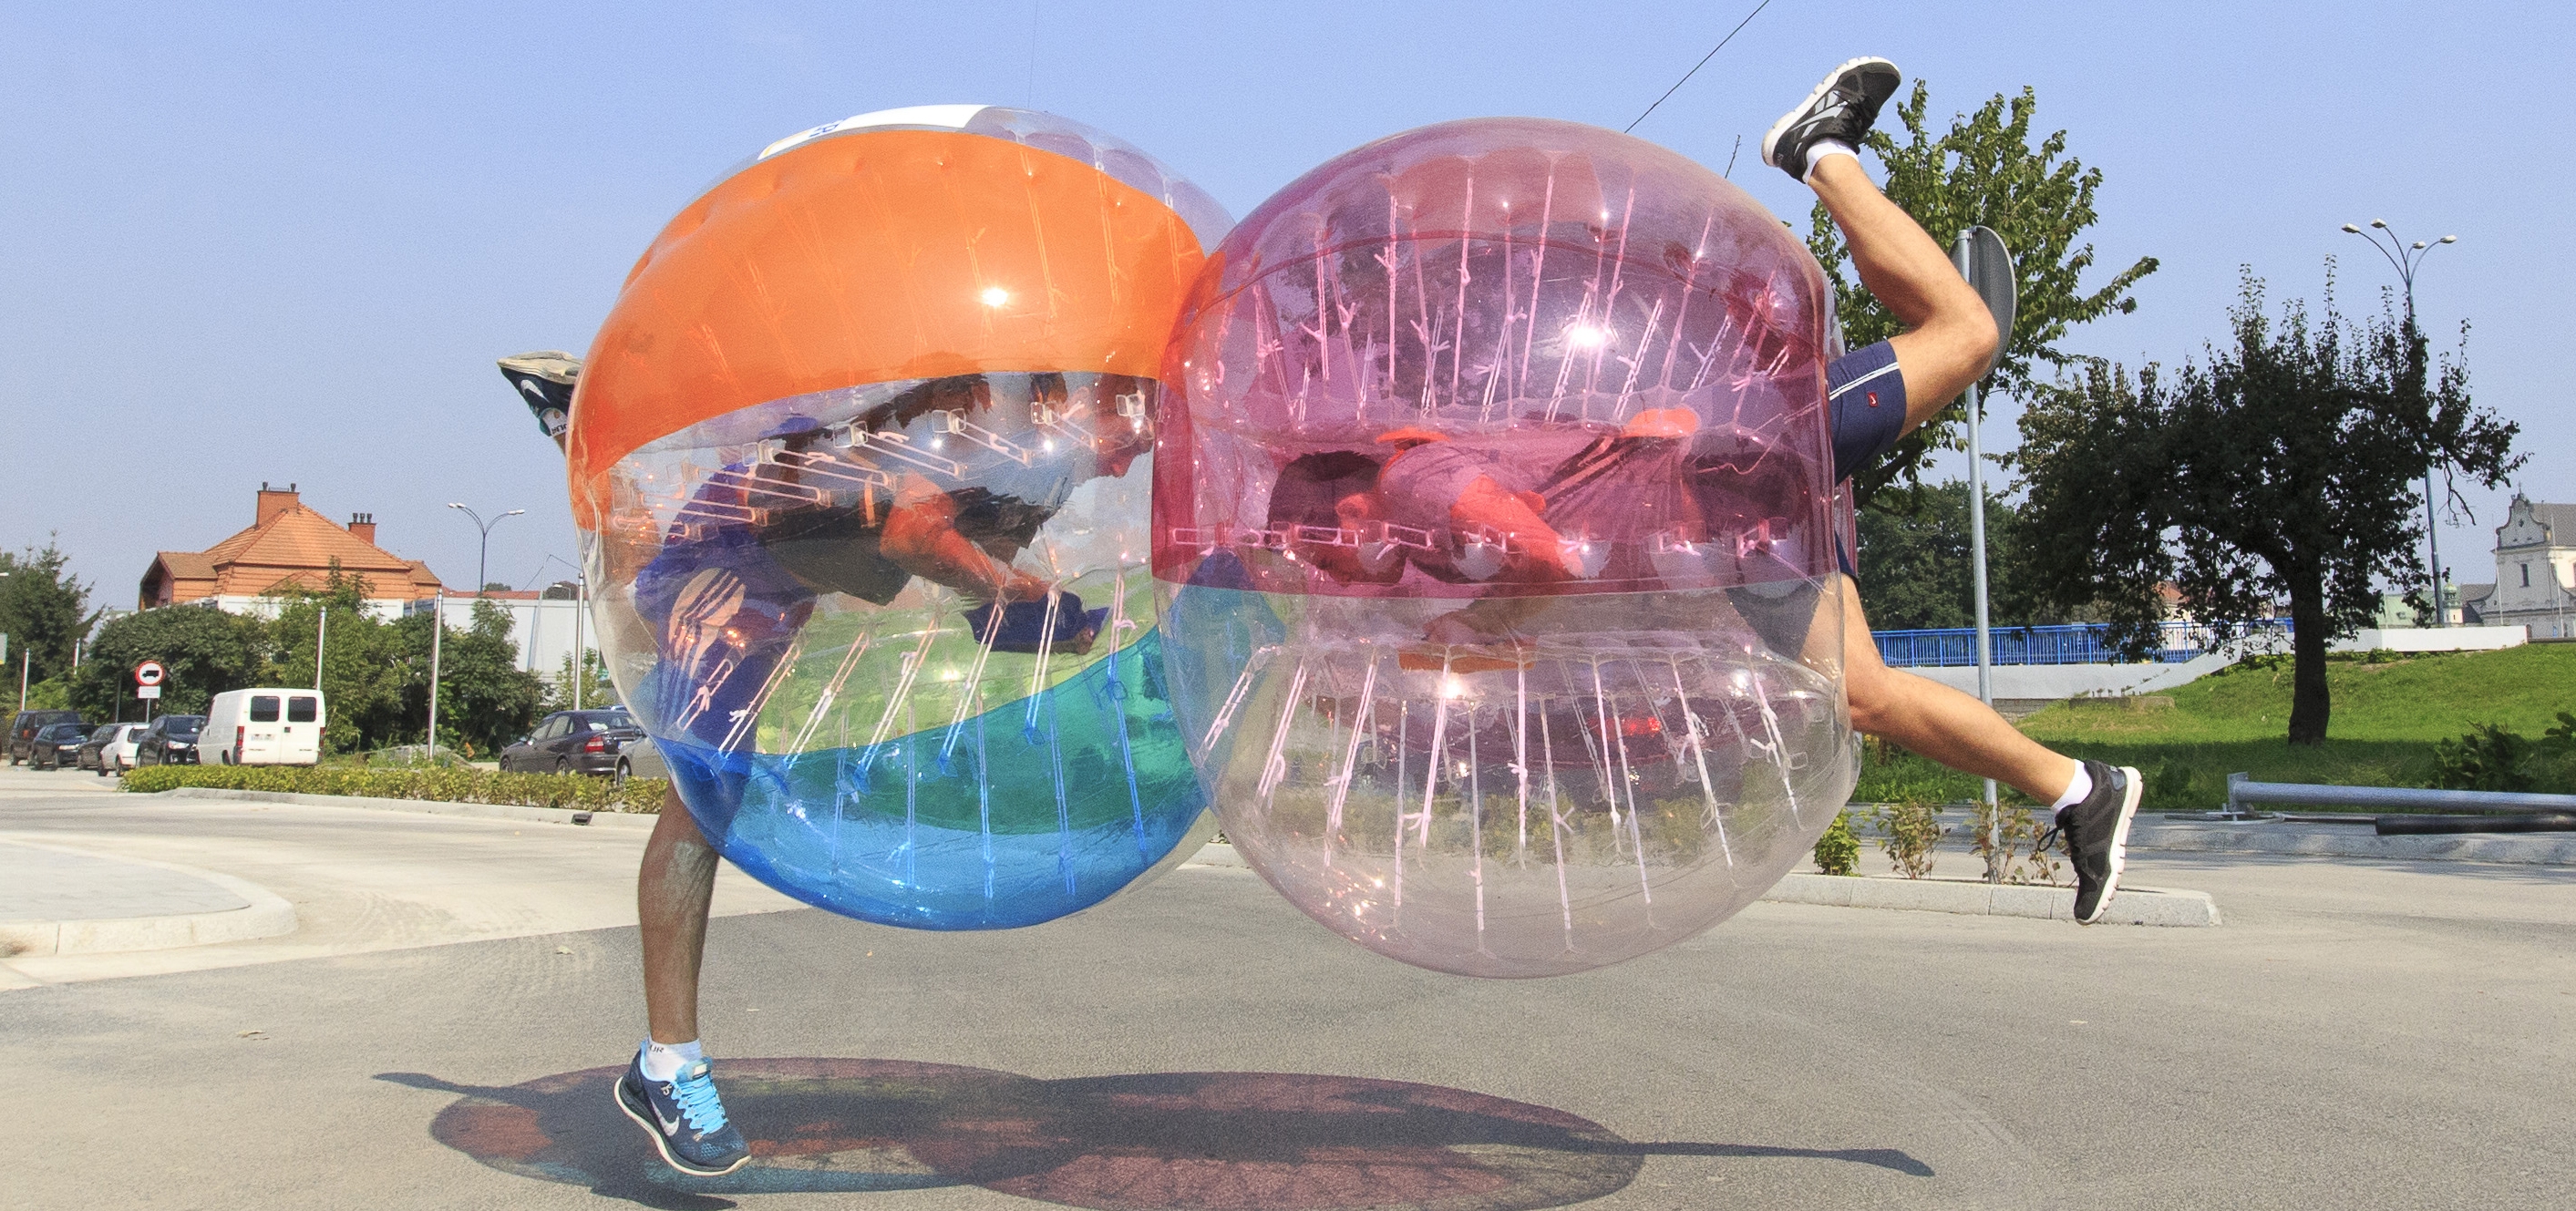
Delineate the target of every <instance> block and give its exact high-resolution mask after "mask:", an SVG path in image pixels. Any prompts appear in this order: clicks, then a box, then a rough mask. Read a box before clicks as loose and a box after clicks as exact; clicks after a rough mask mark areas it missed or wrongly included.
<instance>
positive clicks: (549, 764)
mask: <svg viewBox="0 0 2576 1211" xmlns="http://www.w3.org/2000/svg"><path fill="white" fill-rule="evenodd" d="M643 738H644V729H643V728H641V727H639V726H637V725H636V723H635V716H633V715H630V714H627V713H626V712H624V711H556V712H555V713H554V714H551V715H548V716H546V717H545V718H544V719H542V720H539V721H538V723H537V730H536V731H534V732H532V733H530V734H529V736H528V738H527V739H525V740H522V741H520V742H518V743H517V744H513V745H511V746H509V747H508V748H505V749H502V750H501V768H502V769H504V770H516V771H518V772H520V773H528V774H600V775H603V776H605V775H609V774H614V773H616V772H617V758H618V755H619V754H621V753H623V752H625V751H626V746H627V745H628V744H630V743H632V742H634V741H637V740H641V739H643Z"/></svg>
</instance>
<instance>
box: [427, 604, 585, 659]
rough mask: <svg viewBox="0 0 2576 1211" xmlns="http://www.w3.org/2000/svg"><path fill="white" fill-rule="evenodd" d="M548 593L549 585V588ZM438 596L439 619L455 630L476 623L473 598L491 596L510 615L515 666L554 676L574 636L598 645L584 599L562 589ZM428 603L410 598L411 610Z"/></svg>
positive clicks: (568, 650) (571, 648)
mask: <svg viewBox="0 0 2576 1211" xmlns="http://www.w3.org/2000/svg"><path fill="white" fill-rule="evenodd" d="M548 592H549V593H550V594H551V593H552V592H553V590H549V591H548ZM438 600H439V610H440V614H439V619H440V621H442V622H444V623H446V624H447V625H448V626H449V627H452V628H454V629H456V630H460V631H462V630H465V629H467V628H469V627H471V626H473V625H474V603H475V602H476V601H477V600H483V601H489V602H491V603H492V604H493V605H495V606H498V607H499V608H501V609H502V610H503V611H505V612H507V613H508V614H509V615H510V642H512V643H515V644H517V645H519V667H520V668H522V669H526V670H527V671H529V672H531V673H535V674H536V675H537V676H540V677H543V678H545V679H546V680H547V681H548V682H553V681H555V680H557V679H559V678H560V677H561V676H562V675H563V671H564V669H565V668H566V667H567V666H566V664H565V662H566V661H568V660H570V659H571V658H572V653H573V642H574V640H575V639H576V638H578V639H579V640H580V642H581V646H583V647H585V648H589V649H590V650H592V651H597V650H599V637H598V636H597V635H594V634H592V633H591V629H590V619H589V618H588V617H587V616H585V615H584V614H583V613H582V611H581V606H582V604H583V603H581V602H579V601H576V600H574V598H573V597H572V595H571V593H570V592H569V591H566V592H565V593H564V594H563V595H562V596H551V595H549V596H540V595H538V594H537V593H534V592H512V593H504V592H498V591H496V592H491V593H486V594H483V595H482V596H481V597H480V598H477V596H476V595H475V594H472V593H455V594H449V595H448V596H446V597H443V598H440V599H438ZM429 607H430V603H429V602H427V601H422V602H415V603H413V612H416V613H427V612H428V611H429Z"/></svg>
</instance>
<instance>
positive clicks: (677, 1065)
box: [644, 1038, 707, 1081]
mask: <svg viewBox="0 0 2576 1211" xmlns="http://www.w3.org/2000/svg"><path fill="white" fill-rule="evenodd" d="M705 1058H707V1053H706V1050H705V1049H704V1048H702V1047H700V1046H698V1041H697V1040H696V1039H691V1040H689V1041H688V1042H685V1043H656V1042H654V1041H653V1040H651V1039H649V1038H648V1039H645V1040H644V1079H646V1080H648V1081H667V1080H670V1079H671V1078H672V1077H675V1076H678V1075H680V1069H681V1068H683V1067H686V1066H687V1065H690V1064H694V1063H697V1062H698V1061H699V1060H703V1059H705Z"/></svg>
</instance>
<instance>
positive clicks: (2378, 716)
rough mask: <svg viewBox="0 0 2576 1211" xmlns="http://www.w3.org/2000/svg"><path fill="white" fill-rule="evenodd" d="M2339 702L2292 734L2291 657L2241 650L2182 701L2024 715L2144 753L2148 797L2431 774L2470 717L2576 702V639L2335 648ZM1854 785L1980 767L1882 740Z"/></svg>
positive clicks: (2169, 798)
mask: <svg viewBox="0 0 2576 1211" xmlns="http://www.w3.org/2000/svg"><path fill="white" fill-rule="evenodd" d="M2326 681H2327V684H2328V686H2329V687H2330V689H2331V692H2332V695H2333V703H2334V710H2333V714H2332V716H2331V718H2330V722H2329V726H2328V727H2327V731H2326V734H2327V740H2326V742H2325V743H2324V744H2323V745H2318V746H2313V747H2311V746H2299V745H2292V744H2291V743H2289V741H2288V740H2287V739H2286V736H2287V734H2288V730H2289V719H2290V663H2289V661H2288V660H2287V659H2286V658H2282V659H2279V660H2270V659H2265V660H2258V661H2253V662H2248V663H2246V664H2240V665H2237V666H2235V667H2233V668H2230V669H2226V670H2223V671H2221V672H2219V673H2215V674H2212V675H2211V676H2208V677H2203V678H2201V679H2200V680H2198V681H2195V682H2193V683H2191V684H2190V685H2186V686H2183V687H2181V688H2180V689H2176V690H2173V691H2171V692H2170V694H2168V695H2163V696H2165V697H2170V698H2171V699H2172V700H2173V705H2172V706H2171V707H2166V708H2162V709H2145V710H2140V709H2130V705H2131V704H2120V703H2115V702H2080V701H2079V702H2073V703H2061V704H2059V705H2056V706H2052V707H2049V708H2048V709H2046V710H2044V711H2041V712H2040V713H2038V714H2036V715H2033V716H2031V717H2030V718H2028V719H2025V720H2023V721H2022V723H2021V729H2022V731H2024V732H2025V733H2027V734H2029V735H2030V736H2031V737H2032V738H2033V739H2035V740H2038V741H2039V742H2040V743H2042V744H2045V745H2047V746H2049V747H2050V748H2053V749H2056V750H2058V751H2060V752H2063V753H2066V754H2068V755H2070V756H2076V757H2090V758H2093V759H2094V760H2097V761H2104V762H2108V763H2110V764H2113V765H2134V766H2136V767H2138V769H2139V770H2140V771H2142V772H2143V773H2144V774H2145V775H2146V778H2147V796H2146V804H2147V806H2149V807H2155V808H2161V809H2202V808H2208V807H2212V806H2215V805H2217V804H2218V803H2219V802H2220V801H2222V800H2224V799H2225V798H2226V797H2227V775H2229V774H2230V773H2237V772H2243V773H2248V774H2252V775H2253V776H2254V777H2255V778H2256V779H2258V780H2262V781H2271V782H2323V783H2335V784H2341V785H2347V786H2424V785H2427V784H2429V783H2430V782H2431V780H2432V774H2433V744H2434V742H2435V741H2439V740H2449V739H2454V738H2457V737H2458V736H2460V735H2461V734H2462V733H2464V732H2466V731H2468V730H2469V728H2470V727H2471V726H2472V725H2475V724H2481V723H2491V724H2496V725H2499V726H2502V727H2505V728H2509V729H2511V730H2513V731H2516V732H2519V733H2521V734H2522V735H2523V736H2525V737H2527V738H2530V739H2534V740H2537V739H2539V738H2540V736H2541V733H2542V732H2543V731H2544V730H2546V729H2547V728H2548V727H2549V726H2550V725H2551V724H2552V723H2554V722H2556V719H2557V713H2558V712H2559V711H2561V710H2570V709H2576V644H2530V645H2526V646H2523V647H2518V648H2509V649H2506V650H2504V651H2501V652H2459V653H2447V652H2446V653H2426V654H2422V655H2415V656H2407V657H2402V658H2401V657H2394V656H2392V655H2384V654H2383V658H2382V659H2380V660H2377V661H2373V660H2370V659H2367V658H2363V657H2355V658H2349V659H2347V658H2341V657H2338V658H2336V659H2335V660H2333V661H2332V662H2330V663H2329V664H2328V665H2327V667H2326ZM1872 749H1873V751H1872V754H1871V758H1872V759H1871V761H1870V762H1869V767H1868V768H1867V770H1866V771H1865V772H1864V773H1863V774H1862V776H1861V785H1860V788H1859V790H1858V791H1857V792H1856V794H1855V797H1856V798H1859V799H1863V800H1876V799H1897V798H1907V797H1924V798H1939V799H1944V800H1956V799H1968V798H1974V797H1975V796H1976V795H1977V794H1978V793H1979V784H1978V782H1977V780H1976V779H1974V778H1970V777H1967V776H1965V775H1963V774H1957V773H1953V772H1951V771H1949V770H1946V769H1943V768H1941V767H1940V766H1937V765H1934V764H1932V763H1931V762H1929V761H1926V760H1924V759H1922V758H1920V757H1916V756H1914V755H1912V754H1910V753H1906V752H1904V751H1903V750H1900V749H1892V748H1891V749H1887V750H1885V752H1886V754H1887V756H1886V758H1885V759H1883V760H1882V759H1880V752H1879V751H1878V746H1875V745H1873V746H1872ZM2533 773H2534V774H2535V776H2536V777H2537V778H2538V779H2539V785H2537V786H2536V787H2535V788H2534V789H2537V790H2544V791H2557V792H2562V793H2563V792H2576V785H2571V784H2570V782H2571V778H2570V776H2569V763H2568V762H2565V761H2545V762H2540V763H2536V764H2535V766H2534V767H2533Z"/></svg>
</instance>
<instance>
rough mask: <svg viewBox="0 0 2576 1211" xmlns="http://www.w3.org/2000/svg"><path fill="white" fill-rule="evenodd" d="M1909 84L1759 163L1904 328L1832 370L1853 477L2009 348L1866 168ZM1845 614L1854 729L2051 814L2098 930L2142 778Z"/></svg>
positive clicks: (1893, 73)
mask: <svg viewBox="0 0 2576 1211" xmlns="http://www.w3.org/2000/svg"><path fill="white" fill-rule="evenodd" d="M1901 79H1902V77H1901V76H1900V75H1899V74H1898V72H1897V70H1896V65H1895V64H1892V63H1890V62H1888V61H1887V60H1885V59H1876V58H1861V59H1854V60H1852V61H1850V62H1848V63H1845V64H1843V65H1842V66H1840V67H1838V68H1835V69H1834V71H1833V73H1832V74H1831V75H1829V76H1827V77H1826V78H1825V81H1824V83H1822V84H1820V85H1818V86H1817V87H1816V90H1815V92H1813V93H1811V94H1809V95H1808V97H1807V99H1806V100H1805V101H1804V102H1802V103H1800V104H1799V106H1798V107H1797V108H1796V109H1793V110H1790V111H1789V112H1788V113H1787V114H1786V115H1784V116H1783V117H1782V118H1781V119H1780V121H1779V122H1778V123H1777V124H1776V125H1774V126H1773V127H1772V128H1771V130H1770V131H1769V133H1767V134H1766V135H1764V137H1763V140H1762V159H1763V162H1764V163H1766V164H1770V165H1772V166H1774V167H1776V168H1779V169H1781V170H1782V171H1784V172H1787V173H1788V174H1789V175H1790V176H1792V177H1796V178H1797V179H1798V180H1800V181H1802V182H1804V183H1805V184H1806V185H1807V186H1808V187H1809V188H1811V189H1813V190H1815V191H1816V196H1817V197H1818V198H1819V199H1821V200H1822V201H1823V202H1824V204H1825V209H1826V210H1827V211H1828V212H1830V213H1831V214H1832V215H1833V219H1834V223H1835V225H1836V226H1838V227H1840V228H1841V229H1842V233H1843V241H1844V243H1845V244H1846V245H1847V246H1848V247H1849V248H1850V250H1851V257H1852V264H1853V267H1854V268H1856V269H1857V270H1858V271H1859V273H1860V279H1861V284H1862V285H1863V286H1865V287H1867V288H1868V290H1869V292H1870V294H1871V295H1873V296H1875V297H1876V298H1877V299H1878V300H1879V302H1881V303H1883V304H1885V305H1886V307H1887V309H1888V310H1889V311H1890V312H1892V313H1894V314H1895V316H1896V317H1897V319H1898V320H1899V321H1900V322H1902V323H1903V324H1904V325H1905V327H1906V330H1905V332H1904V333H1903V334H1902V335H1899V336H1896V337H1894V338H1892V339H1890V340H1887V341H1883V342H1881V343H1879V344H1876V345H1872V346H1870V347H1869V348H1866V349H1860V350H1855V351H1853V352H1851V353H1848V354H1846V355H1844V356H1843V357H1842V358H1840V359H1837V360H1836V361H1835V362H1834V364H1833V365H1832V367H1830V368H1829V369H1828V371H1827V375H1826V377H1827V389H1828V391H1829V393H1830V396H1831V398H1830V401H1829V406H1830V408H1831V410H1832V420H1833V426H1834V455H1835V463H1836V474H1837V475H1838V476H1842V477H1848V476H1849V475H1850V474H1851V473H1852V472H1853V471H1854V470H1857V469H1858V468H1859V467H1861V466H1862V465H1864V464H1866V463H1867V462H1868V461H1869V460H1871V459H1873V458H1876V457H1878V456H1879V455H1881V454H1884V453H1886V452H1887V450H1888V448H1889V447H1891V446H1893V445H1895V444H1896V441H1897V439H1899V438H1901V437H1903V436H1904V435H1905V434H1906V433H1908V432H1911V431H1912V430H1913V429H1914V428H1916V427H1917V426H1919V425H1921V424H1923V423H1924V422H1925V421H1928V420H1930V419H1931V418H1932V417H1933V416H1934V415H1935V414H1937V413H1939V412H1940V411H1941V409H1943V408H1945V407H1947V406H1949V403H1950V401H1951V400H1953V399H1956V398H1958V396H1959V393H1960V392H1962V391H1964V390H1966V389H1967V387H1968V385H1969V384H1971V383H1973V382H1975V381H1976V380H1977V379H1978V378H1979V377H1980V376H1982V375H1983V374H1984V373H1985V372H1986V370H1987V368H1988V366H1989V365H1991V364H1992V362H1993V358H1994V353H1995V349H1996V345H1997V343H1998V340H1999V334H1998V333H1997V332H1996V331H1995V323H1994V317H1993V316H1992V315H1991V314H1990V313H1988V312H1987V310H1986V306H1985V302H1984V300H1983V299H1980V298H1979V297H1978V296H1977V292H1976V290H1975V289H1974V288H1972V287H1970V286H1969V285H1968V283H1967V281H1966V280H1965V279H1963V278H1961V277H1960V276H1959V273H1958V271H1957V270H1956V269H1955V268H1953V267H1952V266H1951V264H1950V261H1949V258H1948V257H1946V256H1944V255H1943V254H1942V252H1941V246H1940V245H1939V244H1936V243H1934V242H1933V240H1932V237H1931V236H1930V235H1928V234H1926V233H1925V232H1924V230H1923V228H1922V227H1921V226H1920V225H1918V224H1917V223H1915V221H1914V219H1913V216H1911V215H1908V214H1906V213H1905V211H1904V210H1903V209H1902V208H1900V207H1899V206H1897V205H1896V204H1895V203H1894V202H1891V201H1889V200H1888V199H1887V196H1886V195H1885V194H1882V193H1880V192H1879V191H1878V187H1877V186H1876V185H1875V184H1873V183H1872V182H1871V181H1870V179H1869V174H1868V172H1867V171H1865V170H1864V169H1863V168H1862V167H1861V162H1860V156H1859V151H1858V148H1859V146H1860V142H1861V139H1862V137H1863V136H1865V135H1866V134H1868V133H1869V128H1870V124H1871V123H1872V122H1873V121H1875V120H1876V119H1877V117H1878V110H1879V107H1880V106H1881V105H1883V104H1885V103H1886V101H1887V99H1888V98H1889V97H1890V96H1893V95H1894V94H1895V92H1896V86H1897V84H1898V83H1899V82H1900V80H1901ZM1842 612H1843V618H1844V622H1845V625H1844V631H1843V634H1844V642H1843V684H1844V688H1845V693H1846V695H1847V696H1848V698H1849V700H1850V704H1851V716H1852V726H1853V727H1855V728H1857V729H1859V730H1860V731H1862V732H1866V733H1868V734H1870V735H1873V736H1878V737H1880V738H1882V739H1886V740H1892V741H1894V742H1896V743H1898V744H1901V745H1903V746H1905V747H1906V748H1908V749H1911V750H1913V751H1914V752H1917V753H1920V754H1922V755H1924V756H1926V757H1929V758H1931V759H1932V760H1934V761H1938V762H1940V763H1941V764H1943V765H1946V766H1949V767H1950V768H1952V769H1956V770H1961V771H1963V772H1966V773H1970V774H1976V775H1979V776H1981V777H1987V778H1992V779H1994V780H1995V781H1997V782H2001V783H2003V784H2005V785H2007V786H2010V787H2012V788H2013V789H2015V790H2018V791H2020V792H2021V793H2023V794H2025V795H2028V796H2030V797H2031V798H2033V799H2035V800H2038V801H2040V802H2043V803H2048V804H2050V805H2051V806H2052V807H2054V808H2055V809H2056V811H2057V817H2056V823H2055V828H2054V829H2053V831H2054V832H2056V833H2059V834H2062V835H2063V836H2064V837H2065V839H2066V845H2067V852H2068V855H2069V857H2070V858H2071V859H2072V860H2073V862H2074V865H2075V874H2076V896H2075V918H2076V920H2078V921H2080V922H2082V923H2084V924H2088V925H2089V924H2092V923H2094V922H2096V921H2099V920H2101V919H2102V914H2103V909H2104V907H2105V906H2106V905H2107V904H2108V903H2109V902H2110V898H2111V895H2112V893H2113V892H2114V891H2115V890H2116V889H2117V888H2118V885H2119V879H2120V871H2121V868H2122V866H2123V865H2125V859H2126V853H2125V851H2126V848H2127V844H2128V838H2129V823H2130V820H2131V819H2132V818H2133V817H2134V816H2135V815H2136V813H2137V809H2138V794H2139V790H2140V785H2139V778H2138V771H2136V770H2134V769H2129V768H2119V769H2114V768H2112V767H2110V766H2107V765H2104V764H2102V763H2100V762H2097V761H2077V760H2075V759H2073V758H2070V757H2065V756H2061V755H2059V754H2057V753H2054V752H2051V751H2049V750H2048V749H2046V748H2043V747H2041V746H2040V745H2039V744H2038V743H2037V742H2035V741H2033V740H2031V739H2030V738H2029V737H2027V736H2024V735H2022V734H2021V732H2020V731H2019V730H2018V729H2016V728H2014V727H2013V726H2012V725H2011V724H2010V723H2007V722H2005V721H2004V718H2003V716H2001V715H1998V714H1996V713H1995V712H1994V709H1993V708H1992V707H1989V706H1987V705H1986V704H1985V703H1983V702H1980V701H1978V700H1977V699H1976V698H1973V697H1970V696H1969V695H1967V694H1963V693H1961V692H1959V691H1958V690H1954V689H1951V688H1950V687H1948V686H1945V685H1942V684H1941V683H1939V682H1937V681H1933V680H1931V679H1929V678H1925V677H1918V676H1916V675H1914V674H1912V673H1905V672H1899V671H1897V670H1895V669H1891V668H1889V667H1887V665H1886V663H1885V662H1884V661H1882V660H1881V659H1880V658H1879V654H1878V645H1877V643H1876V642H1875V641H1873V640H1872V639H1871V637H1870V633H1869V624H1868V619H1867V618H1866V617H1865V616H1864V615H1863V614H1862V612H1861V603H1860V591H1859V589H1858V588H1857V587H1855V582H1854V581H1853V580H1852V579H1851V578H1850V577H1849V576H1846V577H1844V578H1843V581H1842ZM2043 840H2045V838H2043Z"/></svg>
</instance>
